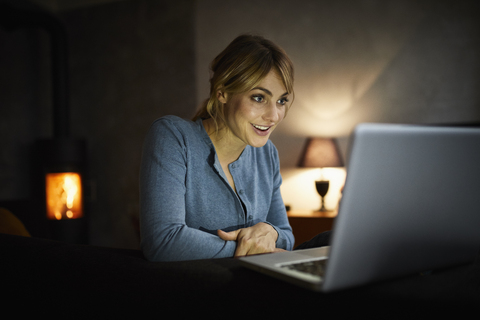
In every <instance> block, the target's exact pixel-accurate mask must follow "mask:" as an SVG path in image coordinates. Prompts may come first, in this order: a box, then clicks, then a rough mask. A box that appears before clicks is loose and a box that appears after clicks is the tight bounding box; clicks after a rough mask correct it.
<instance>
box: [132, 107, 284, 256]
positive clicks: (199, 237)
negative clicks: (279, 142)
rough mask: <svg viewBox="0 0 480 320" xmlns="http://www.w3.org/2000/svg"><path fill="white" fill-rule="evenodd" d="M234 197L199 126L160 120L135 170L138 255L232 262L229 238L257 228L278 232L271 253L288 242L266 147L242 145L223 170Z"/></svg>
mask: <svg viewBox="0 0 480 320" xmlns="http://www.w3.org/2000/svg"><path fill="white" fill-rule="evenodd" d="M229 169H230V173H231V175H232V177H233V179H234V182H235V187H236V189H237V193H236V192H235V191H234V190H233V189H232V187H231V186H230V184H229V183H228V180H227V178H226V176H225V174H224V172H223V170H222V167H221V165H220V162H219V161H218V158H217V155H216V153H215V147H214V146H213V143H212V141H211V140H210V137H209V136H208V134H207V133H206V131H205V129H204V127H203V123H202V121H201V120H200V119H199V120H198V121H196V122H192V121H188V120H184V119H181V118H178V117H175V116H165V117H162V118H160V119H158V120H156V121H155V122H154V123H153V125H152V126H151V128H150V131H149V133H148V134H147V137H146V140H145V144H144V148H143V155H142V164H141V170H140V231H141V248H142V250H143V252H144V255H145V257H146V258H147V259H149V260H152V261H174V260H193V259H207V258H222V257H232V256H233V255H234V253H235V248H236V242H235V241H224V240H222V239H221V238H219V237H218V236H217V230H218V229H222V230H224V231H232V230H236V229H239V228H244V227H249V226H253V225H255V224H256V223H259V222H266V223H269V224H270V225H272V226H273V227H274V228H275V230H276V231H277V232H278V239H277V242H276V246H277V248H283V249H287V250H291V249H292V247H293V243H294V238H293V234H292V229H291V227H290V225H289V223H288V219H287V214H286V211H285V206H284V204H283V200H282V197H281V194H280V185H281V183H282V178H281V176H280V164H279V159H278V153H277V149H276V148H275V146H274V145H273V143H272V142H271V141H268V142H267V144H266V145H265V146H263V147H261V148H254V147H251V146H247V147H246V148H245V149H244V151H243V153H242V154H241V156H240V157H239V159H238V160H237V161H235V162H233V163H231V164H230V165H229Z"/></svg>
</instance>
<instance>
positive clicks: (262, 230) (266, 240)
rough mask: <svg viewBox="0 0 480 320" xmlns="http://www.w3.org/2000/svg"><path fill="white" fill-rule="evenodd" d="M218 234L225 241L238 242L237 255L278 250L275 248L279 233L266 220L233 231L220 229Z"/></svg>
mask: <svg viewBox="0 0 480 320" xmlns="http://www.w3.org/2000/svg"><path fill="white" fill-rule="evenodd" d="M217 234H218V236H219V237H220V238H221V239H223V240H225V241H236V242H237V249H236V250H235V257H240V256H248V255H252V254H259V253H267V252H274V251H278V250H277V249H276V248H275V242H276V241H277V238H278V233H277V231H276V230H275V229H274V228H273V227H272V226H271V225H269V224H267V223H264V222H260V223H257V224H256V225H254V226H252V227H248V228H243V229H238V230H235V231H231V232H225V231H222V230H218V231H217Z"/></svg>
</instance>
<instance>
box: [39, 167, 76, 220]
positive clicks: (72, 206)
mask: <svg viewBox="0 0 480 320" xmlns="http://www.w3.org/2000/svg"><path fill="white" fill-rule="evenodd" d="M45 178H46V197H47V218H48V219H50V220H63V219H77V218H82V217H83V208H82V183H81V177H80V174H78V173H75V172H61V173H47V174H46V177H45Z"/></svg>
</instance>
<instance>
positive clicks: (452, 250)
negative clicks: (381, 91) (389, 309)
mask: <svg viewBox="0 0 480 320" xmlns="http://www.w3.org/2000/svg"><path fill="white" fill-rule="evenodd" d="M352 138H353V141H351V144H350V145H351V149H350V153H349V156H348V162H347V178H346V183H345V188H344V191H343V197H342V200H341V204H340V207H339V214H338V216H337V218H336V220H335V224H334V228H333V235H332V239H331V248H330V254H329V261H328V264H327V267H326V277H325V280H324V283H323V290H324V291H330V290H337V289H341V288H346V287H351V286H356V285H362V284H366V283H370V282H373V281H377V280H380V279H387V278H392V277H396V276H400V275H406V274H409V273H415V272H419V271H427V270H430V269H436V268H442V267H448V266H451V265H455V264H461V263H465V262H468V261H472V260H473V258H474V257H475V256H476V254H477V253H478V250H479V248H480V187H479V181H480V129H474V128H454V127H433V126H417V125H392V124H361V125H358V126H357V127H356V129H355V130H354V133H353V135H352Z"/></svg>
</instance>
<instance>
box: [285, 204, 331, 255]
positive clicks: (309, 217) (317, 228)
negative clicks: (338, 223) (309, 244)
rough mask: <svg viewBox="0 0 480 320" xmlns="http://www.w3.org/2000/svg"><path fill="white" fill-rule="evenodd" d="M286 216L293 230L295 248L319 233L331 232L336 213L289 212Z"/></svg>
mask: <svg viewBox="0 0 480 320" xmlns="http://www.w3.org/2000/svg"><path fill="white" fill-rule="evenodd" d="M287 216H288V221H289V222H290V226H291V227H292V229H293V235H294V237H295V245H294V247H296V246H298V245H299V244H301V243H303V242H305V241H308V240H310V239H311V238H313V237H314V236H316V235H317V234H319V233H321V232H324V231H328V230H331V229H332V226H333V221H334V220H335V217H336V216H337V211H336V210H335V211H326V212H320V211H308V210H290V211H288V212H287Z"/></svg>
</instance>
